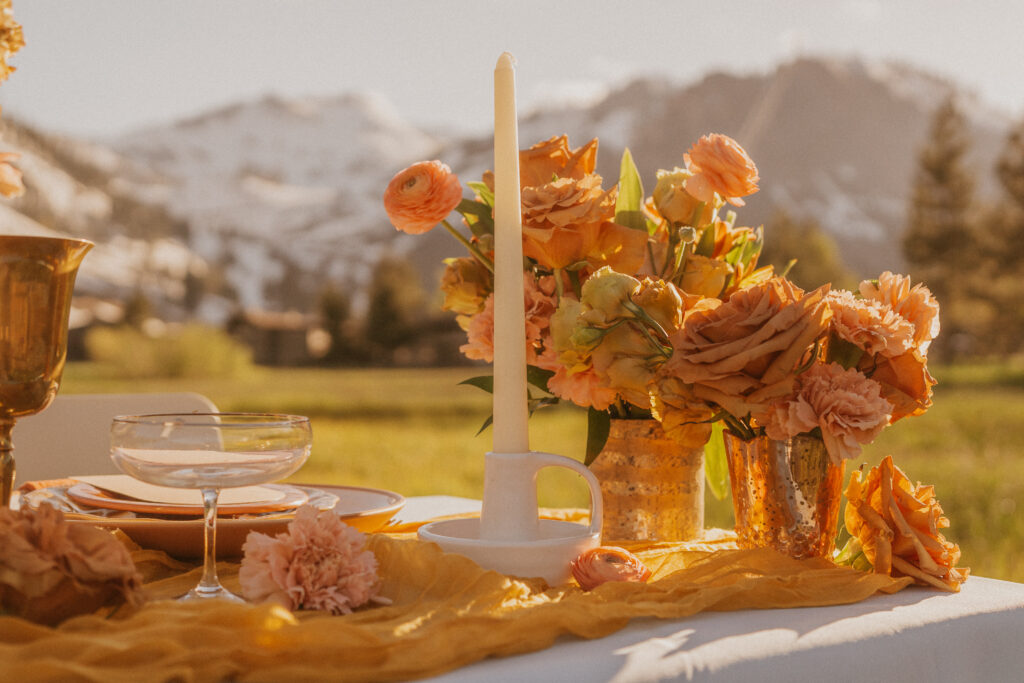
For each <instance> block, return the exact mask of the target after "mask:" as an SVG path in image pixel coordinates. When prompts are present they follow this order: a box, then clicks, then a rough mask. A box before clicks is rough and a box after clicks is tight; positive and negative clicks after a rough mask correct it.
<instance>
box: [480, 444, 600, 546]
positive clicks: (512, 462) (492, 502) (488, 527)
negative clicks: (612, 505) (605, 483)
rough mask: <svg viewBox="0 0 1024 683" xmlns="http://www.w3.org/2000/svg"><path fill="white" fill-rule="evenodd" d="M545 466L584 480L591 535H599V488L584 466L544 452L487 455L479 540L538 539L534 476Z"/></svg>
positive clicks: (594, 478)
mask: <svg viewBox="0 0 1024 683" xmlns="http://www.w3.org/2000/svg"><path fill="white" fill-rule="evenodd" d="M545 467H564V468H566V469H569V470H572V471H573V472H576V474H579V475H580V476H581V477H583V479H584V481H586V482H587V486H588V488H589V489H590V529H589V530H590V532H591V533H595V534H600V532H601V520H602V517H603V515H604V505H603V501H602V498H601V485H600V483H599V482H598V480H597V477H595V476H594V474H593V472H591V471H590V470H589V469H587V467H586V466H585V465H583V464H582V463H580V462H579V461H577V460H573V459H572V458H567V457H565V456H564V455H556V454H554V453H545V452H543V451H528V452H526V453H493V452H491V453H487V455H486V458H485V461H484V496H483V505H482V507H481V511H480V538H483V539H492V540H502V541H534V540H538V539H540V538H541V531H540V521H539V518H538V512H537V507H538V506H537V473H538V472H539V471H540V470H541V469H543V468H545Z"/></svg>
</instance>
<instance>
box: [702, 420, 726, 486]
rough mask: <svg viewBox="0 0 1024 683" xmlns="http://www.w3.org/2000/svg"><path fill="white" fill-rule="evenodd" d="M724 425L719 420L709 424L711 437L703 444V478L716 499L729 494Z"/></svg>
mask: <svg viewBox="0 0 1024 683" xmlns="http://www.w3.org/2000/svg"><path fill="white" fill-rule="evenodd" d="M724 430H725V425H724V424H723V423H722V422H721V420H719V421H718V422H715V423H714V424H712V425H711V438H710V439H709V440H708V442H707V443H706V444H704V478H705V479H707V481H708V488H709V489H710V490H711V493H712V495H714V497H715V498H717V499H718V500H723V499H724V498H725V497H726V496H727V495H729V463H728V461H727V459H726V457H725V439H724V438H723V437H722V432H723V431H724Z"/></svg>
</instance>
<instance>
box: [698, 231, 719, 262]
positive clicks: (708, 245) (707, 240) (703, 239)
mask: <svg viewBox="0 0 1024 683" xmlns="http://www.w3.org/2000/svg"><path fill="white" fill-rule="evenodd" d="M693 253H695V254H697V255H698V256H707V257H708V258H711V255H712V254H714V253H715V230H714V228H713V227H711V226H708V227H707V228H705V229H704V232H703V233H701V236H700V241H699V242H697V248H696V249H694V251H693Z"/></svg>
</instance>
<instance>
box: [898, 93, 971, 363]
mask: <svg viewBox="0 0 1024 683" xmlns="http://www.w3.org/2000/svg"><path fill="white" fill-rule="evenodd" d="M969 144H970V142H969V139H968V132H967V123H966V120H965V119H964V116H963V114H962V113H961V112H960V110H959V108H958V107H957V104H956V101H955V99H954V98H953V97H952V96H950V97H949V98H947V99H946V100H945V101H944V102H943V103H942V104H941V105H940V106H939V108H938V110H937V111H936V112H935V115H934V117H933V119H932V124H931V130H930V132H929V137H928V141H927V143H926V144H925V146H924V147H923V148H922V150H921V152H920V155H919V157H918V165H917V172H916V175H915V177H914V184H913V193H912V197H911V205H910V211H909V220H908V224H907V230H906V232H905V233H904V235H903V255H904V257H905V258H906V260H907V263H908V264H909V265H910V270H911V276H912V277H913V279H914V280H915V281H924V282H925V283H926V284H927V286H928V287H929V288H930V289H931V290H932V293H933V294H935V297H936V298H937V299H938V300H939V304H940V305H941V306H942V309H943V312H942V328H943V332H942V337H940V341H939V342H937V346H938V347H939V348H943V347H944V348H946V349H949V348H951V344H952V346H962V344H961V342H962V340H963V339H964V333H967V334H969V335H970V336H977V334H978V330H977V326H976V324H975V323H976V322H978V319H977V316H975V315H973V314H972V306H971V305H970V300H971V299H972V294H971V291H972V290H974V289H975V288H976V283H974V282H973V279H974V278H975V276H976V271H977V268H978V266H979V253H978V252H979V245H978V241H977V239H976V238H975V232H974V226H973V225H972V222H971V213H970V212H971V207H972V203H973V195H974V182H973V179H972V177H971V175H970V174H969V172H968V170H967V168H966V166H965V161H964V156H965V155H966V153H967V150H968V148H969ZM976 312H977V311H976V310H975V313H976ZM972 333H973V334H972Z"/></svg>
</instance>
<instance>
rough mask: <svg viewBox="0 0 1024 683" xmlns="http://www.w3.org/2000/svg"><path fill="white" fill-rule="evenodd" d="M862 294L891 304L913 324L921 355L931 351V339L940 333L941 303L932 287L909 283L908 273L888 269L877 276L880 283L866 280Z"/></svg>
mask: <svg viewBox="0 0 1024 683" xmlns="http://www.w3.org/2000/svg"><path fill="white" fill-rule="evenodd" d="M860 294H861V296H863V297H864V298H865V299H870V300H872V301H879V302H881V303H883V304H886V305H888V306H891V307H892V309H893V310H894V311H896V312H897V313H898V314H900V315H901V316H903V317H904V318H906V319H907V320H908V321H910V323H911V324H912V325H913V326H914V343H915V344H916V345H917V349H918V351H920V352H921V354H922V355H924V354H927V353H928V346H929V345H930V344H931V341H932V339H935V337H937V336H938V334H939V302H938V301H936V300H935V297H934V296H932V293H931V290H929V289H928V288H927V287H925V286H924V285H922V284H920V283H918V284H916V285H914V286H913V287H911V286H910V278H909V277H907V276H906V275H894V274H893V273H891V272H889V271H888V270H887V271H885V272H884V273H882V274H881V275H879V276H878V281H877V282H871V281H870V280H864V281H863V282H861V283H860Z"/></svg>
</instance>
